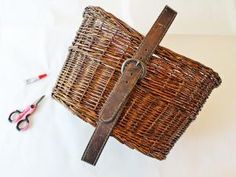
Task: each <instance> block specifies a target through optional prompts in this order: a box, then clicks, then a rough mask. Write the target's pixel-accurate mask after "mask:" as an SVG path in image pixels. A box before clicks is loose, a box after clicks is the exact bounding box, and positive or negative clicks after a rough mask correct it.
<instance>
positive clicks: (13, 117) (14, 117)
mask: <svg viewBox="0 0 236 177" xmlns="http://www.w3.org/2000/svg"><path fill="white" fill-rule="evenodd" d="M21 113H22V112H21V111H19V110H15V111H13V112H12V113H11V114H10V115H9V117H8V120H9V122H16V121H17V117H18V116H19V114H21Z"/></svg>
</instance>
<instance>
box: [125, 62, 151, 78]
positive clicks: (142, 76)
mask: <svg viewBox="0 0 236 177" xmlns="http://www.w3.org/2000/svg"><path fill="white" fill-rule="evenodd" d="M130 62H136V66H138V65H140V66H141V68H142V75H141V76H140V78H139V79H142V78H144V77H145V75H146V73H147V70H146V65H145V63H144V62H142V61H141V60H138V59H135V58H130V59H127V60H125V61H124V63H123V64H122V66H121V74H123V73H124V70H125V66H126V65H127V64H129V63H130Z"/></svg>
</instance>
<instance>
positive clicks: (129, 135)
mask: <svg viewBox="0 0 236 177" xmlns="http://www.w3.org/2000/svg"><path fill="white" fill-rule="evenodd" d="M83 17H84V18H83V22H82V25H81V26H80V28H79V30H78V31H77V34H76V37H75V39H74V42H73V44H72V46H71V47H70V48H69V55H68V57H67V60H66V62H65V65H64V66H63V68H62V71H61V74H60V76H59V79H58V81H57V84H56V86H55V88H54V90H53V93H52V96H53V98H55V99H56V100H58V101H60V102H61V103H62V104H64V105H65V106H66V107H68V108H69V109H70V110H71V111H72V112H73V113H74V114H76V115H77V116H78V117H80V118H81V119H83V120H84V121H86V122H88V123H90V124H92V125H93V126H96V122H97V121H98V117H99V112H100V111H101V109H102V108H103V105H104V103H105V101H106V99H107V97H108V96H109V94H110V93H111V91H112V89H113V87H114V85H115V84H116V82H117V80H118V78H119V77H120V76H121V72H120V68H121V65H122V63H123V62H124V61H125V60H126V59H128V58H131V57H132V56H133V54H134V53H135V51H136V50H137V48H138V46H139V44H140V43H141V41H142V39H143V36H142V35H141V34H140V33H138V32H137V31H135V30H134V29H132V28H131V27H129V26H128V25H127V24H125V23H124V22H122V21H121V20H119V19H118V18H116V17H115V16H113V15H112V14H110V13H108V12H106V11H104V10H103V9H101V8H99V7H87V8H86V9H85V11H84V14H83ZM220 83H221V79H220V78H219V76H218V74H217V73H215V72H214V71H213V70H212V69H210V68H208V67H206V66H204V65H202V64H200V63H198V62H196V61H193V60H191V59H189V58H186V57H184V56H182V55H179V54H177V53H175V52H173V51H171V50H169V49H167V48H164V47H161V46H160V47H159V48H158V49H156V51H155V52H154V54H153V55H152V57H151V59H150V60H149V62H148V65H147V75H146V76H145V78H144V79H142V80H141V81H139V82H138V84H137V85H136V87H135V89H134V90H133V91H132V93H131V95H130V98H129V101H128V102H127V104H126V106H125V109H124V111H123V112H122V114H121V116H120V119H119V121H118V123H117V125H116V127H115V129H114V130H113V132H112V136H114V137H115V138H116V139H118V140H119V141H120V142H121V143H124V144H126V145H127V146H129V147H130V148H133V149H137V150H138V151H140V152H142V153H144V154H146V155H148V156H151V157H154V158H157V159H164V158H166V155H167V154H168V153H169V151H170V149H171V148H172V147H173V145H174V144H175V142H176V141H177V140H178V138H179V137H180V136H181V135H182V133H183V132H184V131H185V130H186V128H187V127H188V126H189V124H190V123H191V122H192V121H193V120H194V119H195V117H196V115H197V114H198V112H199V110H200V109H201V107H202V105H203V104H204V102H205V101H206V99H207V97H208V96H209V94H210V93H211V91H212V90H213V88H215V87H217V86H219V84H220Z"/></svg>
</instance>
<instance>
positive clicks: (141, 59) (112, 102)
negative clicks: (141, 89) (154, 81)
mask: <svg viewBox="0 0 236 177" xmlns="http://www.w3.org/2000/svg"><path fill="white" fill-rule="evenodd" d="M176 14H177V13H176V12H175V11H174V10H172V9H171V8H169V7H168V6H166V7H165V8H164V9H163V11H162V12H161V14H160V16H159V17H158V19H157V20H156V22H155V23H154V25H153V26H152V28H151V29H150V31H149V32H148V34H147V35H146V37H145V38H144V40H143V41H142V43H141V44H140V46H139V49H138V51H137V52H136V53H135V55H134V57H133V59H128V60H127V61H126V62H125V63H124V64H123V67H122V70H123V72H122V75H121V77H120V79H119V80H118V82H117V84H116V85H115V87H114V88H113V90H112V92H111V94H110V95H109V97H108V99H107V101H106V103H105V104H104V106H103V110H102V111H101V113H100V116H99V122H98V124H97V127H96V129H95V131H94V133H93V135H92V137H91V139H90V141H89V143H88V145H87V147H86V149H85V152H84V154H83V156H82V160H83V161H86V162H88V163H90V164H92V165H96V163H97V160H98V158H99V156H100V154H101V152H102V150H103V148H104V146H105V144H106V142H107V140H108V138H109V136H110V134H111V132H112V130H113V128H114V126H115V125H116V123H117V121H118V119H119V117H120V114H121V113H122V111H123V108H124V106H125V103H126V102H127V99H128V96H129V94H130V92H131V91H132V90H133V88H134V87H135V85H136V83H137V82H138V80H139V79H140V77H141V76H144V74H145V63H146V62H147V61H148V59H149V58H150V56H151V55H152V54H153V52H154V50H155V49H156V47H157V46H158V45H159V43H160V42H161V40H162V38H163V37H164V35H165V33H166V32H167V30H168V28H169V27H170V25H171V23H172V21H173V20H174V18H175V16H176Z"/></svg>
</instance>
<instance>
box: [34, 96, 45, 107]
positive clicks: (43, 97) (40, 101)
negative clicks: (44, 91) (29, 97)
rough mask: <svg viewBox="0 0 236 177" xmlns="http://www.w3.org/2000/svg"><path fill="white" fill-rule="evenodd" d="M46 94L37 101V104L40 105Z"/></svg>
mask: <svg viewBox="0 0 236 177" xmlns="http://www.w3.org/2000/svg"><path fill="white" fill-rule="evenodd" d="M44 97H45V95H43V96H41V97H40V98H39V99H38V100H37V101H36V103H35V104H36V106H38V104H39V103H40V102H41V101H42V99H44Z"/></svg>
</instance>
